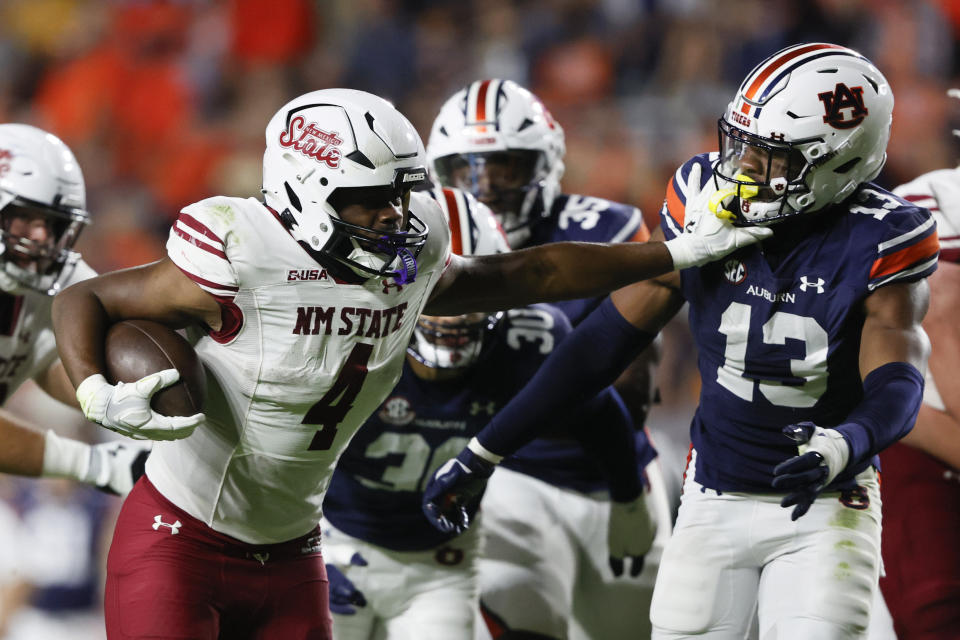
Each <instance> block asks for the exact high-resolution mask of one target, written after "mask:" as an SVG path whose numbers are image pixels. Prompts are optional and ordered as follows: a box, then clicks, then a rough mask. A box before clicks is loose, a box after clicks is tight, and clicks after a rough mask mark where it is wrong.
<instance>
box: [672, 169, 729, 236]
mask: <svg viewBox="0 0 960 640" xmlns="http://www.w3.org/2000/svg"><path fill="white" fill-rule="evenodd" d="M716 155H717V154H715V153H701V154H699V155H696V156H694V157H692V158H690V159H689V160H687V161H686V162H684V163H683V164H682V165H681V166H680V168H678V169H677V170H676V172H675V173H674V174H673V177H672V178H670V182H669V183H667V193H666V195H665V196H664V199H663V206H662V207H661V209H660V228H661V229H662V230H663V234H664V236H665V237H666V239H667V240H672V239H673V238H676V237H677V236H678V235H680V234H681V233H683V224H684V216H685V214H686V209H687V182H688V180H689V179H690V170H691V169H693V166H694V165H695V164H699V165H700V185H699V186H703V185H704V184H705V183H706V182H707V180H711V179H712V176H713V174H712V169H711V167H712V163H713V161H714V160H716Z"/></svg>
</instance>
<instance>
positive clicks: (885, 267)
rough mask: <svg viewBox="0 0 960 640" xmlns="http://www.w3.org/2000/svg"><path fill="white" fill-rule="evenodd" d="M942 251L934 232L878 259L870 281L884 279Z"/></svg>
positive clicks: (871, 271) (871, 270)
mask: <svg viewBox="0 0 960 640" xmlns="http://www.w3.org/2000/svg"><path fill="white" fill-rule="evenodd" d="M939 250H940V239H939V238H938V237H937V233H936V232H934V233H932V234H930V235H929V236H927V237H926V238H924V239H923V240H921V241H920V242H918V243H916V244H912V245H910V246H909V247H904V248H903V249H901V250H900V251H896V252H894V253H891V254H890V255H888V256H884V257H882V258H878V259H877V260H875V261H874V263H873V267H872V268H871V269H870V279H871V280H872V279H874V278H882V277H884V276H888V275H890V274H891V273H896V272H897V271H900V270H901V269H903V268H905V267H908V266H910V265H911V264H915V263H917V262H920V261H921V260H923V259H924V258H930V257H932V256H933V255H934V254H935V253H936V252H937V251H939Z"/></svg>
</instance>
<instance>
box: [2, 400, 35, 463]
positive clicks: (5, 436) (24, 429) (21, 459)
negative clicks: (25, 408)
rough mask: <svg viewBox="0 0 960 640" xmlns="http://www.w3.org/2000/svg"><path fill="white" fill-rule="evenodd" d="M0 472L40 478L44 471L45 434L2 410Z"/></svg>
mask: <svg viewBox="0 0 960 640" xmlns="http://www.w3.org/2000/svg"><path fill="white" fill-rule="evenodd" d="M0 442H2V443H3V446H2V447H0V472H3V473H11V474H14V475H18V476H39V475H40V474H41V473H42V471H43V448H44V443H43V434H42V433H40V432H39V431H36V430H34V429H31V428H30V427H28V426H27V424H26V422H24V421H23V420H21V419H20V418H17V417H16V416H14V415H13V414H11V413H9V412H8V411H4V410H0Z"/></svg>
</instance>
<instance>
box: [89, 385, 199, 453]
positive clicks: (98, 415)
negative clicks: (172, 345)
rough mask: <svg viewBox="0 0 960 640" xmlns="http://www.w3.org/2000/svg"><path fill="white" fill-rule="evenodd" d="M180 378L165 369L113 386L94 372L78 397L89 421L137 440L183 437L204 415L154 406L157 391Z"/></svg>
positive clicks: (191, 430) (195, 426)
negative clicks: (165, 410)
mask: <svg viewBox="0 0 960 640" xmlns="http://www.w3.org/2000/svg"><path fill="white" fill-rule="evenodd" d="M179 379H180V372H179V371H177V370H176V369H165V370H164V371H158V372H157V373H152V374H150V375H148V376H145V377H143V378H141V379H139V380H137V381H136V382H130V383H124V382H118V383H117V384H116V385H112V384H110V383H109V382H107V379H106V378H104V377H103V376H102V375H100V374H99V373H98V374H94V375H92V376H90V377H89V378H87V379H86V380H84V381H83V382H81V383H80V386H78V387H77V400H78V401H79V402H80V408H81V409H82V410H83V415H85V416H86V417H87V419H88V420H91V421H93V422H96V423H98V424H101V425H103V426H104V427H106V428H107V429H110V430H111V431H116V432H117V433H120V434H122V435H125V436H127V437H129V438H133V439H134V440H179V439H181V438H186V437H187V436H189V435H190V434H191V433H193V430H194V429H196V428H197V425H199V424H200V423H201V422H202V421H203V414H202V413H198V414H195V415H192V416H182V417H181V416H165V415H162V414H159V413H157V412H156V411H154V410H153V409H151V408H150V399H151V398H152V397H153V395H154V394H155V393H157V392H158V391H160V390H161V389H163V388H165V387H169V386H170V385H172V384H174V383H175V382H176V381H177V380H179Z"/></svg>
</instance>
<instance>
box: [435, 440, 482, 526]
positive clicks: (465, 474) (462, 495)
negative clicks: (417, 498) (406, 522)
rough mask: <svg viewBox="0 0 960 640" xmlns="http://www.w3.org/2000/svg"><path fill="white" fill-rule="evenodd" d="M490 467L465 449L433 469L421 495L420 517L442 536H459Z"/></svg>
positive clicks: (472, 509)
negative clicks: (453, 533)
mask: <svg viewBox="0 0 960 640" xmlns="http://www.w3.org/2000/svg"><path fill="white" fill-rule="evenodd" d="M494 466H495V465H494V464H493V463H491V462H487V461H486V460H484V459H483V458H481V457H480V456H478V455H477V454H475V453H474V452H473V451H471V450H470V449H469V448H464V450H463V451H461V452H460V453H459V455H457V457H456V458H454V459H452V460H447V461H446V462H445V463H444V464H443V466H442V467H440V468H439V469H437V471H436V472H435V473H434V474H433V477H432V478H430V482H428V483H427V487H426V489H424V491H423V513H424V514H425V515H426V516H427V519H428V520H429V521H430V524H432V525H433V526H435V527H436V528H437V529H439V530H440V531H443V532H444V533H452V532H456V533H463V532H464V531H466V530H467V527H469V526H470V513H471V512H472V511H474V510H475V508H476V506H477V503H478V502H479V501H480V498H481V497H482V496H483V490H484V488H485V487H486V486H487V479H488V478H489V477H490V475H491V474H492V473H493V469H494Z"/></svg>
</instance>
